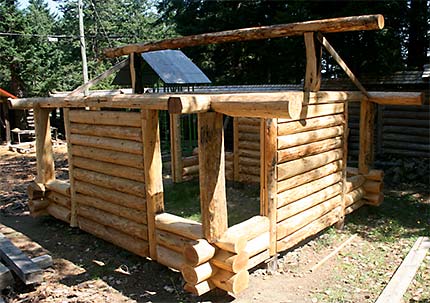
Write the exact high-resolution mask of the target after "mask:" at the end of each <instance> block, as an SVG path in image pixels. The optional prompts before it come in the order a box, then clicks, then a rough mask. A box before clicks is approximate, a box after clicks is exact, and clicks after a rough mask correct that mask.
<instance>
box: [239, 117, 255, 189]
mask: <svg viewBox="0 0 430 303" xmlns="http://www.w3.org/2000/svg"><path fill="white" fill-rule="evenodd" d="M234 119H235V120H236V121H235V123H234V127H235V128H236V129H235V130H234V134H235V135H237V138H235V145H236V146H235V150H234V152H235V153H237V155H235V156H236V160H235V161H237V163H236V167H235V168H234V169H237V170H238V171H237V172H236V178H237V180H236V181H239V182H246V183H259V182H260V123H261V119H259V118H242V117H238V118H234Z"/></svg>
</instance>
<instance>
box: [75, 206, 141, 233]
mask: <svg viewBox="0 0 430 303" xmlns="http://www.w3.org/2000/svg"><path fill="white" fill-rule="evenodd" d="M77 210H78V215H79V216H81V217H85V218H87V219H89V220H91V221H95V222H97V223H99V224H102V225H107V226H110V227H112V228H115V229H117V230H119V231H121V232H123V233H126V234H128V235H130V236H133V237H137V238H139V239H142V240H147V239H148V230H147V227H146V225H144V224H139V223H136V222H134V221H131V220H128V219H126V218H122V217H120V216H117V215H113V214H110V213H108V212H105V211H103V210H100V209H97V208H94V207H90V206H86V205H82V204H78V208H77Z"/></svg>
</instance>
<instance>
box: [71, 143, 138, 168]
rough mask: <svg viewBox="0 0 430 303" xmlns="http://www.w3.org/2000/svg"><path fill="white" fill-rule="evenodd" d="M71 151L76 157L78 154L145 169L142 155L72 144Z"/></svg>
mask: <svg viewBox="0 0 430 303" xmlns="http://www.w3.org/2000/svg"><path fill="white" fill-rule="evenodd" d="M71 151H72V154H73V156H74V157H76V156H78V157H83V158H87V159H92V160H97V161H103V162H108V163H112V164H117V165H125V166H130V167H134V168H140V169H143V157H142V155H135V154H130V153H123V152H119V151H113V150H107V149H102V148H96V147H87V146H79V145H72V147H71Z"/></svg>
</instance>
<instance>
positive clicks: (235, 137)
mask: <svg viewBox="0 0 430 303" xmlns="http://www.w3.org/2000/svg"><path fill="white" fill-rule="evenodd" d="M239 157H240V154H239V118H238V117H234V118H233V180H234V181H236V182H239V181H240V180H239V179H240V171H239Z"/></svg>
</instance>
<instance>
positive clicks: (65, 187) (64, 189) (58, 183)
mask: <svg viewBox="0 0 430 303" xmlns="http://www.w3.org/2000/svg"><path fill="white" fill-rule="evenodd" d="M45 187H46V189H48V190H50V191H53V192H56V193H59V194H61V195H63V196H67V197H70V183H69V182H67V181H62V180H52V181H50V182H48V183H46V184H45Z"/></svg>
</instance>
